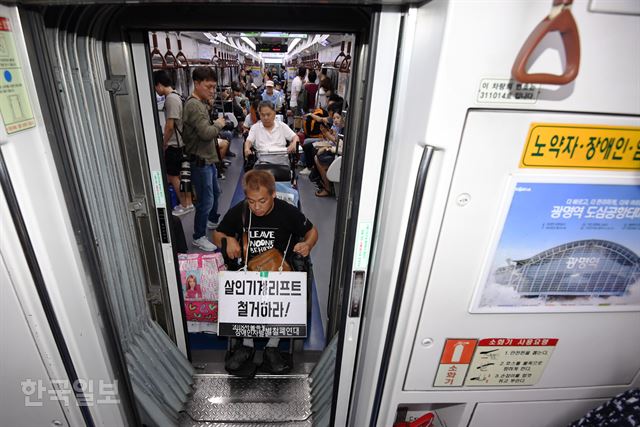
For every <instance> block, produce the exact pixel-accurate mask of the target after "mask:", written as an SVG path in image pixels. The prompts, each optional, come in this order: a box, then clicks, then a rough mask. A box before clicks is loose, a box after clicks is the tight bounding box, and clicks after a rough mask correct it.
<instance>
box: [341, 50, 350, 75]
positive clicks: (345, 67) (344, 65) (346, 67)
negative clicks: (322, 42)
mask: <svg viewBox="0 0 640 427" xmlns="http://www.w3.org/2000/svg"><path fill="white" fill-rule="evenodd" d="M343 43H344V42H343ZM339 71H340V72H341V73H348V72H350V71H351V42H349V44H348V45H347V54H346V55H345V57H344V59H343V60H342V62H340V67H339Z"/></svg>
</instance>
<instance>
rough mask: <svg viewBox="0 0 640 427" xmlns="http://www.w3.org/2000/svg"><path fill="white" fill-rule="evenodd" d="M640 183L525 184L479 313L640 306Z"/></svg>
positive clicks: (519, 186)
mask: <svg viewBox="0 0 640 427" xmlns="http://www.w3.org/2000/svg"><path fill="white" fill-rule="evenodd" d="M639 255H640V185H637V184H636V185H630V184H626V185H622V184H591V183H563V184H558V183H547V182H517V183H515V185H514V187H513V197H512V199H511V202H510V204H509V207H508V211H507V213H506V218H505V220H504V222H503V227H502V232H501V234H500V239H499V241H498V243H497V246H496V248H495V250H494V251H493V257H492V258H490V260H489V262H490V264H488V265H487V268H485V273H484V274H483V276H482V281H481V283H480V288H479V289H478V291H477V293H476V295H475V297H474V302H473V305H472V311H477V312H493V311H506V312H509V311H584V310H592V309H614V310H638V309H640V258H639Z"/></svg>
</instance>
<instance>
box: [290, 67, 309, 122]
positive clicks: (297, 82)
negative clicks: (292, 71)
mask: <svg viewBox="0 0 640 427" xmlns="http://www.w3.org/2000/svg"><path fill="white" fill-rule="evenodd" d="M306 75H307V69H306V68H305V67H299V68H298V75H297V76H296V77H295V78H294V79H293V82H291V100H290V101H289V106H290V107H291V111H293V115H294V116H301V115H302V108H303V107H304V106H302V105H298V94H299V93H300V91H301V90H302V85H303V84H304V76H306Z"/></svg>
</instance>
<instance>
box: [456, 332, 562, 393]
mask: <svg viewBox="0 0 640 427" xmlns="http://www.w3.org/2000/svg"><path fill="white" fill-rule="evenodd" d="M557 344H558V339H556V338H484V339H481V340H480V342H479V343H478V346H477V348H476V351H475V353H474V355H473V359H472V360H471V365H470V366H469V370H468V372H467V376H466V379H465V382H464V385H465V386H519V385H534V384H536V383H537V382H538V380H540V377H541V376H542V372H543V371H544V368H545V367H546V366H547V362H548V361H549V359H550V358H551V353H553V350H554V349H555V347H556V345H557Z"/></svg>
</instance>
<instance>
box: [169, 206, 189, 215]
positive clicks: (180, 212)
mask: <svg viewBox="0 0 640 427" xmlns="http://www.w3.org/2000/svg"><path fill="white" fill-rule="evenodd" d="M187 212H189V211H188V210H187V209H186V208H183V207H182V206H181V205H178V206H176V207H175V208H173V211H172V212H171V213H172V214H174V215H175V216H181V215H184V214H186V213H187Z"/></svg>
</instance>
